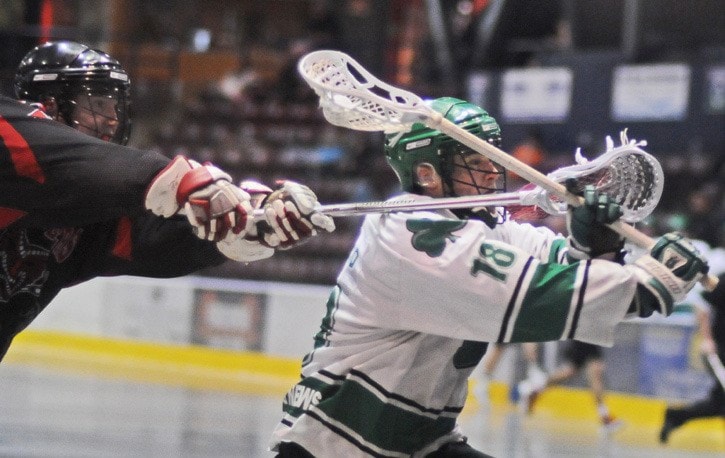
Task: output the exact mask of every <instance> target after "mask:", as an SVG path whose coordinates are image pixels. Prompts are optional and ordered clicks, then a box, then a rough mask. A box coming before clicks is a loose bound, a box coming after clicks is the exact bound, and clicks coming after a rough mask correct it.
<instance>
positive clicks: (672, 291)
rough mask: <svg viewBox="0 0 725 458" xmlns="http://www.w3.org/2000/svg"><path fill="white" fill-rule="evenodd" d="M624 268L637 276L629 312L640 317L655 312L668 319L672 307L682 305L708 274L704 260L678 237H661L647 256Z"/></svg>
mask: <svg viewBox="0 0 725 458" xmlns="http://www.w3.org/2000/svg"><path fill="white" fill-rule="evenodd" d="M625 268H627V269H629V270H631V271H632V272H633V273H634V274H635V275H636V276H637V280H638V283H639V285H638V289H637V295H636V297H635V303H634V304H633V305H632V307H630V311H636V313H637V315H639V316H640V317H647V316H650V315H651V314H652V312H655V311H656V312H659V313H661V314H662V315H664V316H668V315H670V314H671V313H672V308H673V306H674V304H676V303H677V302H680V301H682V300H683V299H684V298H685V296H686V295H687V293H688V292H689V291H690V290H691V289H692V287H693V286H695V283H697V282H698V281H699V280H700V279H701V278H702V276H703V275H705V274H706V273H707V271H708V270H709V266H708V264H707V260H706V259H705V258H704V257H703V256H702V255H701V254H700V252H699V251H698V250H697V248H695V246H694V245H693V244H692V243H691V242H690V240H688V239H686V238H684V237H683V236H682V235H680V234H677V233H669V234H665V235H664V236H662V237H660V239H659V240H658V241H657V243H656V244H655V246H654V247H653V248H652V250H651V251H650V254H647V255H644V256H642V257H640V258H639V259H637V260H636V261H635V262H634V263H632V264H630V265H627V266H625ZM633 309H634V310H633Z"/></svg>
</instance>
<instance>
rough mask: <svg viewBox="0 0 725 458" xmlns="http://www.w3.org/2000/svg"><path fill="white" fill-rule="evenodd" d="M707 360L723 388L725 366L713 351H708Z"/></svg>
mask: <svg viewBox="0 0 725 458" xmlns="http://www.w3.org/2000/svg"><path fill="white" fill-rule="evenodd" d="M707 362H708V363H710V367H711V368H712V371H713V372H714V373H715V377H717V380H718V382H720V386H722V387H723V388H725V366H723V364H722V361H720V358H718V357H717V355H716V354H714V353H708V355H707Z"/></svg>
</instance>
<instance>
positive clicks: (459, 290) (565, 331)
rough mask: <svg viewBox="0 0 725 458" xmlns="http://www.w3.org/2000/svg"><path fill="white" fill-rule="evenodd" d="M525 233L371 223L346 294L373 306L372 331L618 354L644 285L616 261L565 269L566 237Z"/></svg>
mask: <svg viewBox="0 0 725 458" xmlns="http://www.w3.org/2000/svg"><path fill="white" fill-rule="evenodd" d="M517 230H519V228H517V229H511V228H505V227H501V226H497V227H496V228H495V229H488V228H487V227H486V226H485V225H484V224H482V223H480V222H477V221H462V220H457V219H448V218H446V217H442V216H441V215H439V214H436V213H413V214H403V213H398V214H391V215H386V216H369V217H367V218H366V221H365V223H364V224H363V229H362V235H361V238H360V239H359V241H358V244H357V245H356V247H355V249H354V251H353V254H352V255H351V258H350V261H349V262H348V263H346V265H345V267H344V268H343V271H342V273H341V276H340V278H339V280H340V286H341V288H342V290H343V292H344V293H345V294H346V295H349V297H350V300H351V301H352V302H360V303H361V304H365V306H364V307H359V310H361V311H362V312H363V314H362V316H361V317H359V318H360V319H361V320H360V323H362V324H369V325H371V326H376V327H378V326H379V327H382V328H391V329H408V330H411V331H416V332H425V333H429V334H437V335H443V336H447V337H451V338H459V339H466V340H475V341H486V342H543V341H553V340H563V339H573V338H576V339H577V340H581V341H585V342H590V343H595V344H600V345H611V344H612V342H613V336H614V328H615V326H616V324H617V323H619V322H620V321H621V320H622V319H623V317H624V315H625V313H626V311H627V308H628V306H629V304H630V302H631V300H632V298H633V296H634V292H635V288H636V280H635V279H634V278H633V277H632V276H631V275H630V274H629V273H628V272H627V271H626V270H625V269H623V268H622V267H621V266H619V265H618V264H615V263H611V262H607V261H600V260H593V261H586V262H580V263H575V264H571V265H569V264H562V263H559V262H556V260H555V258H556V255H558V254H560V253H562V252H563V245H564V244H565V241H564V239H563V238H562V237H560V236H556V235H554V234H553V233H552V232H551V231H548V232H547V231H538V230H533V228H521V230H522V231H523V232H521V233H516V231H517ZM537 234H538V235H537ZM522 238H523V240H522ZM371 272H374V273H372V274H371ZM381 309H382V310H381ZM367 310H370V311H376V312H370V313H368V314H365V311H367Z"/></svg>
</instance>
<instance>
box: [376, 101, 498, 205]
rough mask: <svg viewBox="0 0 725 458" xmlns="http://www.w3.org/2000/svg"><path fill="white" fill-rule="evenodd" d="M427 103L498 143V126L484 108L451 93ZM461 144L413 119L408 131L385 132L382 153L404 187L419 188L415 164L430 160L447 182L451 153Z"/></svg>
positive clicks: (417, 190)
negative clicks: (450, 95)
mask: <svg viewBox="0 0 725 458" xmlns="http://www.w3.org/2000/svg"><path fill="white" fill-rule="evenodd" d="M426 103H427V104H429V106H430V107H431V108H432V109H434V110H435V111H437V112H438V113H440V114H442V115H443V116H444V117H445V118H446V119H447V120H449V121H451V122H453V123H454V124H456V125H458V126H461V127H463V128H464V129H466V130H467V131H469V132H470V133H472V134H473V135H475V136H477V137H479V138H481V139H483V140H486V141H487V142H489V143H491V144H493V145H494V146H496V147H500V145H501V128H500V127H499V125H498V123H497V122H496V120H495V119H494V118H492V117H491V116H490V115H489V114H488V113H487V112H486V111H485V110H484V109H483V108H481V107H479V106H477V105H474V104H472V103H469V102H466V101H465V100H461V99H457V98H454V97H442V98H438V99H435V100H432V101H427V102H426ZM461 147H462V145H461V144H460V143H459V142H458V141H457V140H454V139H453V138H451V137H449V136H448V135H446V134H444V133H443V132H441V131H439V130H435V129H431V128H430V127H427V126H426V125H425V124H422V123H415V124H413V127H412V128H411V130H410V131H409V132H405V133H402V134H401V133H393V134H387V135H386V136H385V156H386V158H387V160H388V163H389V164H390V166H391V167H392V168H393V170H394V171H395V174H396V175H397V176H398V179H399V180H400V184H401V185H402V187H403V190H404V191H408V192H419V191H420V188H419V187H418V185H417V184H416V183H415V177H414V170H415V167H416V166H417V165H418V164H420V163H423V162H427V163H430V164H431V165H432V166H433V167H434V168H435V169H436V172H438V174H439V175H440V176H441V177H442V178H443V179H444V180H445V181H446V182H448V183H449V185H450V172H451V162H452V159H453V153H454V152H456V151H457V150H459V149H460V148H461Z"/></svg>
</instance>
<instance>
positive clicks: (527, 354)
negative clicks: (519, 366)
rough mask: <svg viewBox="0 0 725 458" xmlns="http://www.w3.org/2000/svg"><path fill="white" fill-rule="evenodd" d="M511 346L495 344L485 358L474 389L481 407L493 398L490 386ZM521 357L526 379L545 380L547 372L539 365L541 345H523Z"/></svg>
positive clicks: (532, 343) (527, 343) (531, 343)
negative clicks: (524, 366)
mask: <svg viewBox="0 0 725 458" xmlns="http://www.w3.org/2000/svg"><path fill="white" fill-rule="evenodd" d="M511 347H512V345H509V344H498V343H497V344H493V345H492V346H491V348H489V350H488V351H487V352H486V356H485V357H484V358H483V361H482V362H481V363H482V366H483V367H482V368H481V371H480V375H479V377H478V380H477V382H476V385H475V388H474V394H475V396H476V399H477V400H478V402H479V403H480V404H481V405H484V406H485V405H487V404H488V402H489V399H490V396H491V393H490V385H491V380H492V378H493V376H494V372H495V371H496V368H497V367H498V366H499V363H500V362H501V358H502V357H503V356H504V354H505V353H506V350H507V349H509V348H511ZM520 347H521V355H522V357H523V360H524V364H525V365H526V372H525V374H526V375H525V377H526V379H529V380H544V379H545V378H546V372H544V370H543V369H542V368H541V366H540V365H539V344H537V343H535V342H525V343H522V344H521V346H520Z"/></svg>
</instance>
